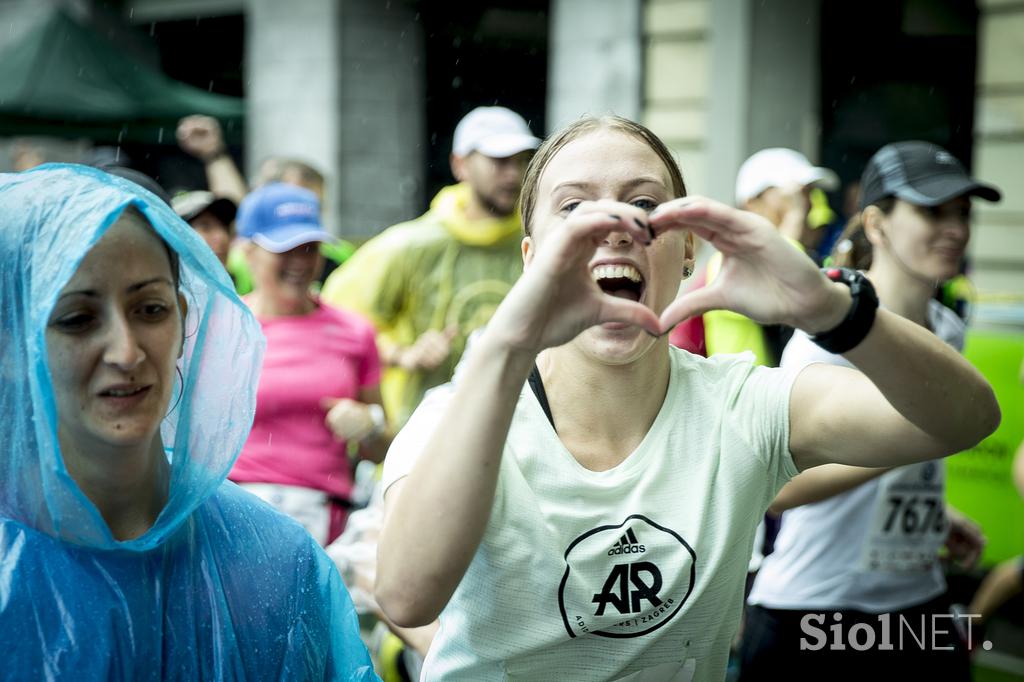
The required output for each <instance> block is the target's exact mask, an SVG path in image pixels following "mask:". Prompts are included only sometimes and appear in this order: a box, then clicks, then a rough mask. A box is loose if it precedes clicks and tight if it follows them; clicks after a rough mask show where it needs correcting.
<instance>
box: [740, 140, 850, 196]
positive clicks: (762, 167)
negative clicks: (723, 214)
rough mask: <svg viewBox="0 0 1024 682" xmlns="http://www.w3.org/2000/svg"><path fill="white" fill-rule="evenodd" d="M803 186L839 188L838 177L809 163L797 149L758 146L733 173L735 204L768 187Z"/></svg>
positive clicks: (826, 188) (830, 190) (829, 189)
mask: <svg viewBox="0 0 1024 682" xmlns="http://www.w3.org/2000/svg"><path fill="white" fill-rule="evenodd" d="M807 185H815V186H817V187H821V188H822V189H824V190H826V191H829V192H832V191H834V190H837V189H839V176H838V175H836V174H835V173H834V172H833V171H830V170H829V169H828V168H821V167H818V166H814V165H812V164H811V162H810V161H808V160H807V157H806V156H804V155H803V154H801V153H800V152H798V151H794V150H792V149H785V148H783V147H772V148H770V149H762V150H761V151H759V152H757V153H756V154H754V155H753V156H751V157H750V158H749V159H747V160H746V161H744V162H743V165H742V166H740V172H739V173H738V174H737V175H736V205H737V206H743V204H745V203H746V202H747V201H749V200H750V199H753V198H754V197H756V196H758V195H759V194H761V192H763V191H765V190H766V189H768V188H769V187H793V186H797V187H806V186H807Z"/></svg>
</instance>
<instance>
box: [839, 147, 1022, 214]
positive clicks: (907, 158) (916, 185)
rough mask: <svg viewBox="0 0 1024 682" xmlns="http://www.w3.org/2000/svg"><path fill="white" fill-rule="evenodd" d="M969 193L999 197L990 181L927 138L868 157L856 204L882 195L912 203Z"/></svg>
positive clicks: (938, 201)
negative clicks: (970, 171)
mask: <svg viewBox="0 0 1024 682" xmlns="http://www.w3.org/2000/svg"><path fill="white" fill-rule="evenodd" d="M963 195H969V196H976V197H981V198H982V199H987V200H988V201H999V200H1000V199H1001V198H1002V195H1000V193H999V190H998V189H996V188H995V187H993V186H992V185H986V184H985V183H983V182H979V181H978V180H975V179H974V178H972V177H971V176H970V175H968V174H967V171H966V170H964V167H963V165H962V164H961V163H960V162H959V161H957V159H956V157H955V156H953V155H952V154H950V153H949V152H948V151H946V150H945V149H943V148H942V147H940V146H939V145H937V144H932V143H931V142H920V141H911V142H894V143H893V144H887V145H885V146H884V147H882V148H881V149H879V150H878V151H877V152H875V155H874V156H872V157H871V160H870V161H868V165H867V168H865V169H864V174H863V175H862V176H861V180H860V201H859V202H858V208H860V210H864V208H866V207H867V206H870V205H871V204H874V203H876V202H877V201H879V200H880V199H884V198H885V197H896V198H897V199H902V200H904V201H906V202H909V203H911V204H914V205H916V206H927V207H932V206H938V205H940V204H944V203H946V202H947V201H949V200H950V199H955V198H956V197H959V196H963Z"/></svg>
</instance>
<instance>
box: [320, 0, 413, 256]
mask: <svg viewBox="0 0 1024 682" xmlns="http://www.w3.org/2000/svg"><path fill="white" fill-rule="evenodd" d="M417 19H418V14H417V12H416V11H415V6H414V5H412V3H406V2H396V1H392V2H379V1H378V0H344V1H343V2H342V3H341V92H342V98H341V109H340V116H339V117H337V119H336V120H337V123H338V125H339V127H340V135H341V149H340V157H339V185H340V187H339V195H338V196H339V201H340V202H341V205H340V207H339V208H340V216H341V232H342V234H344V235H345V236H349V237H357V238H362V237H366V236H371V235H373V234H375V233H377V232H379V231H380V230H381V229H383V228H385V227H388V226H389V225H393V224H394V223H397V222H401V221H404V220H409V219H411V218H414V217H415V216H417V215H419V214H420V213H422V212H423V207H424V204H425V200H426V199H427V197H424V183H425V178H424V175H425V170H426V169H425V161H424V159H425V156H426V149H425V148H424V145H425V144H427V140H426V104H425V99H424V90H425V88H424V85H425V83H424V73H425V70H424V63H423V61H424V39H423V29H422V28H421V26H420V24H419V23H418V21H417Z"/></svg>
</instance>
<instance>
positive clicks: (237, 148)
mask: <svg viewBox="0 0 1024 682" xmlns="http://www.w3.org/2000/svg"><path fill="white" fill-rule="evenodd" d="M135 28H136V30H137V31H138V32H139V33H140V34H142V35H143V36H145V37H146V39H148V40H149V41H150V42H152V43H153V44H154V45H155V46H156V48H157V51H158V54H159V59H160V69H161V70H162V71H163V72H164V73H166V74H167V75H168V76H170V77H171V78H173V79H175V80H177V81H181V82H183V83H188V84H189V85H192V86H195V87H197V88H202V89H203V90H207V91H209V92H215V93H217V94H221V95H230V96H232V97H244V96H245V79H244V75H243V73H244V72H243V59H244V55H245V18H244V16H243V15H241V14H234V15H228V16H220V17H190V18H188V19H176V20H169V21H158V22H152V23H146V24H140V25H137V26H136V27H135ZM243 132H244V131H243V130H242V129H241V126H240V125H238V124H237V123H236V124H234V125H231V124H229V125H228V127H227V128H226V129H225V130H224V134H225V139H226V141H227V143H228V150H229V152H230V153H231V155H232V156H233V157H234V159H235V161H236V163H238V165H239V168H244V167H245V166H244V164H243V163H242V162H243V158H242V153H243V139H242V134H243ZM174 133H175V130H174V129H173V128H168V129H166V130H165V131H163V135H162V139H160V140H157V141H154V142H156V144H141V143H122V145H121V151H122V152H123V153H124V154H126V155H127V157H128V158H129V159H130V163H131V165H132V166H133V167H135V168H137V169H139V170H141V171H142V172H144V173H146V174H148V175H150V176H151V177H153V178H154V179H156V180H157V182H159V183H160V184H161V185H162V186H163V187H164V188H165V189H166V190H167V191H168V192H170V193H172V194H173V193H175V192H178V191H183V190H193V189H205V188H206V175H205V172H204V170H203V166H202V164H201V163H200V162H199V161H198V160H196V159H194V158H192V157H191V156H189V155H188V154H186V153H185V152H183V151H181V149H180V148H179V147H178V144H177V141H176V140H175V137H174Z"/></svg>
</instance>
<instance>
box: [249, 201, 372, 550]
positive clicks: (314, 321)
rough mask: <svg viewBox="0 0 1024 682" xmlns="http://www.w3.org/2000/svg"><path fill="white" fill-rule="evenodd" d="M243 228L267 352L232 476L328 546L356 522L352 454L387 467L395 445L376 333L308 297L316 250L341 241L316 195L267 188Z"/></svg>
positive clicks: (252, 302) (355, 317) (317, 262)
mask: <svg viewBox="0 0 1024 682" xmlns="http://www.w3.org/2000/svg"><path fill="white" fill-rule="evenodd" d="M237 221H238V229H239V235H240V236H242V237H244V238H246V239H248V240H249V243H248V244H247V245H246V255H247V257H248V260H249V266H250V268H251V270H252V275H253V283H254V290H253V292H252V293H251V294H250V295H249V296H247V297H246V298H245V301H246V303H247V304H248V305H249V307H250V308H251V309H252V311H253V314H254V315H255V316H256V318H257V319H258V320H259V322H260V325H261V326H262V328H263V333H264V334H265V335H266V337H267V352H266V355H265V357H264V363H263V371H262V374H261V376H260V383H259V389H258V392H257V396H256V416H255V420H254V422H253V427H252V432H251V433H250V435H249V439H248V440H247V441H246V443H245V447H243V449H242V454H241V455H240V456H239V458H238V461H237V462H236V463H235V466H234V468H233V469H232V471H231V475H230V478H231V480H233V481H235V482H237V483H239V484H240V485H242V486H243V487H245V488H247V489H248V490H250V491H251V492H253V493H255V494H256V495H258V496H260V497H261V498H263V499H264V500H265V501H266V502H268V503H270V504H271V505H273V506H274V507H276V508H277V509H278V510H280V511H282V512H284V513H286V514H288V515H290V516H292V517H293V518H295V519H296V520H297V521H299V522H300V523H302V524H303V525H304V526H305V527H306V529H307V530H308V531H309V532H310V534H312V535H313V537H314V538H316V540H317V541H318V542H320V543H321V544H324V545H326V544H328V543H329V542H330V541H331V540H333V539H334V538H336V537H337V536H338V535H339V534H340V533H341V531H342V530H343V529H344V527H345V521H346V519H347V517H348V507H349V495H350V493H351V490H352V471H351V465H350V460H349V453H350V451H353V450H357V451H358V455H359V456H360V457H364V458H367V459H372V460H374V461H380V460H381V459H383V457H384V453H385V451H386V449H387V445H388V443H389V441H390V438H389V436H388V429H387V424H386V422H385V418H384V410H383V408H382V407H381V405H380V390H379V383H380V362H379V360H378V357H377V346H376V343H375V338H374V336H375V334H374V329H373V327H372V326H371V325H370V323H369V322H367V321H366V320H364V319H363V318H361V317H359V316H358V315H356V314H354V313H351V312H348V311H343V310H339V309H336V308H332V307H330V306H327V305H324V304H323V303H321V302H320V301H319V300H318V299H317V297H315V296H313V295H312V294H310V292H309V286H310V284H311V283H312V282H313V279H314V278H315V277H316V274H317V273H319V272H320V269H321V266H322V263H321V260H320V259H321V256H320V253H319V244H320V242H323V241H329V240H331V239H333V237H332V236H331V235H330V234H329V233H327V232H325V231H324V230H323V228H322V226H321V224H320V204H319V201H318V200H317V198H316V195H314V194H313V193H312V192H310V191H309V190H305V189H302V188H299V187H293V186H291V185H285V184H280V183H278V184H272V185H267V186H265V187H262V188H260V189H258V190H256V191H254V192H253V193H252V194H250V195H249V196H248V197H246V198H245V200H244V201H243V202H242V204H241V206H240V207H239V214H238V219H237ZM350 446H351V447H350Z"/></svg>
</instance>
